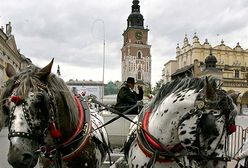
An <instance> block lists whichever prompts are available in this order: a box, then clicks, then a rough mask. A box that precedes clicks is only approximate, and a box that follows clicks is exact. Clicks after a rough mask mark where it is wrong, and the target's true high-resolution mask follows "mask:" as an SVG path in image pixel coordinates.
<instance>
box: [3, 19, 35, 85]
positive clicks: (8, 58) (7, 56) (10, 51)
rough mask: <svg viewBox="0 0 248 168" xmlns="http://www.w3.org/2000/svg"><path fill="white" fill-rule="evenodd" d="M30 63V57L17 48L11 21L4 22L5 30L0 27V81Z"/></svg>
mask: <svg viewBox="0 0 248 168" xmlns="http://www.w3.org/2000/svg"><path fill="white" fill-rule="evenodd" d="M30 63H31V61H30V59H28V58H26V57H25V56H24V55H22V54H21V53H20V51H19V50H18V49H17V46H16V42H15V38H14V36H13V35H12V26H11V22H9V23H8V24H6V28H5V30H4V28H3V26H2V27H1V29H0V82H1V83H2V82H3V81H5V80H7V79H8V75H11V74H15V73H16V72H18V71H19V70H20V69H22V68H24V67H26V66H27V65H28V64H30Z"/></svg>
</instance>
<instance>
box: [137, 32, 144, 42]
mask: <svg viewBox="0 0 248 168" xmlns="http://www.w3.org/2000/svg"><path fill="white" fill-rule="evenodd" d="M142 36H143V35H142V32H141V31H137V32H136V33H135V38H136V39H137V40H140V39H142Z"/></svg>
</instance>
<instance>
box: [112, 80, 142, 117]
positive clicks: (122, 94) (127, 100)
mask: <svg viewBox="0 0 248 168" xmlns="http://www.w3.org/2000/svg"><path fill="white" fill-rule="evenodd" d="M143 94H144V92H143V90H142V88H141V89H139V93H138V94H137V93H136V92H135V91H132V90H130V89H129V87H128V86H127V84H125V85H124V86H122V87H121V89H120V90H119V93H118V95H117V103H116V105H115V108H116V109H117V110H118V111H120V112H124V111H125V110H127V109H129V108H130V107H131V106H133V105H135V104H136V103H137V101H138V100H142V99H143ZM130 113H131V114H137V113H138V108H136V109H134V110H132V111H131V112H130ZM130 113H129V114H130Z"/></svg>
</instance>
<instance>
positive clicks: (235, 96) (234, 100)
mask: <svg viewBox="0 0 248 168" xmlns="http://www.w3.org/2000/svg"><path fill="white" fill-rule="evenodd" d="M239 95H240V93H236V92H233V93H230V94H229V96H230V97H231V98H232V100H233V103H234V104H235V105H237V103H238V98H239Z"/></svg>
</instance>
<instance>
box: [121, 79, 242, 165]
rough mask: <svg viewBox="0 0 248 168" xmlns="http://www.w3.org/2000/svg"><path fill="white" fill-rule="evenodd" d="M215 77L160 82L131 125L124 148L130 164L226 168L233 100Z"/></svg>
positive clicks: (231, 126)
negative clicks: (153, 95)
mask: <svg viewBox="0 0 248 168" xmlns="http://www.w3.org/2000/svg"><path fill="white" fill-rule="evenodd" d="M220 86H221V85H220V82H219V80H217V79H215V78H210V79H208V78H185V79H180V80H179V79H178V80H174V81H171V82H169V83H167V84H165V85H163V86H162V87H161V89H160V91H159V93H158V94H157V95H156V97H155V98H154V99H153V100H152V101H151V103H150V104H149V105H148V107H146V108H144V109H143V110H142V112H141V113H140V115H139V116H138V117H137V118H136V123H137V124H132V125H131V130H130V134H129V138H128V140H127V142H126V144H125V147H124V151H125V156H126V159H127V161H128V164H129V167H130V168H133V167H134V168H145V167H149V168H150V167H156V168H164V167H168V168H182V167H184V168H185V167H192V168H193V167H201V168H226V166H227V161H228V156H227V154H226V152H227V148H226V139H227V136H228V135H230V134H231V133H232V132H234V131H235V128H236V127H235V117H236V114H237V110H236V105H235V104H234V103H233V100H232V98H231V97H230V96H229V95H227V93H226V92H225V91H224V90H222V89H221V88H220Z"/></svg>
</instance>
